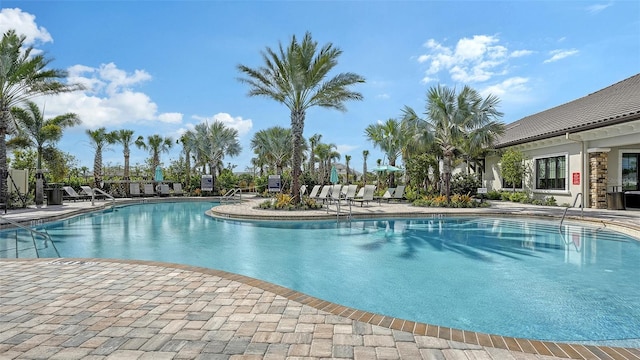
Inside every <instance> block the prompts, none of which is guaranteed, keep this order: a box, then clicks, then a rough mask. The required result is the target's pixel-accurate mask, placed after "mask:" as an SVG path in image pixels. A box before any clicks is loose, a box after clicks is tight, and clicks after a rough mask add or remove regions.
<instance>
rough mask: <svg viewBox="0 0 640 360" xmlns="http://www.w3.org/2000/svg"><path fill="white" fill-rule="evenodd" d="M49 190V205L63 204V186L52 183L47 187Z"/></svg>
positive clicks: (47, 190)
mask: <svg viewBox="0 0 640 360" xmlns="http://www.w3.org/2000/svg"><path fill="white" fill-rule="evenodd" d="M45 191H46V192H47V205H62V186H61V185H60V184H53V183H50V184H49V187H48V188H46V189H45Z"/></svg>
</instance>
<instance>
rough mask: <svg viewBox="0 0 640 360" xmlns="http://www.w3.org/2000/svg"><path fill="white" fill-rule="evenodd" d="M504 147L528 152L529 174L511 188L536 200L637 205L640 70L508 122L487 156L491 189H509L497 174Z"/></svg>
mask: <svg viewBox="0 0 640 360" xmlns="http://www.w3.org/2000/svg"><path fill="white" fill-rule="evenodd" d="M507 148H515V149H518V150H521V151H522V152H523V153H524V154H525V156H526V157H527V161H526V163H527V168H528V174H527V175H526V176H525V180H524V181H523V184H516V189H518V188H519V189H521V190H523V191H529V192H531V193H532V194H533V197H534V198H536V199H543V198H545V197H548V196H553V197H555V199H556V200H557V202H558V204H563V203H568V204H573V203H574V201H576V202H577V204H578V205H579V204H580V203H581V202H582V201H584V206H585V207H587V208H589V207H590V208H598V209H606V208H609V209H613V208H624V207H626V208H627V209H634V208H640V171H639V167H640V74H637V75H634V76H632V77H630V78H628V79H625V80H623V81H620V82H618V83H616V84H613V85H611V86H609V87H606V88H604V89H602V90H599V91H597V92H594V93H592V94H589V95H587V96H584V97H582V98H580V99H577V100H574V101H571V102H568V103H566V104H563V105H560V106H557V107H554V108H552V109H549V110H545V111H543V112H540V113H537V114H534V115H531V116H527V117H525V118H523V119H520V120H518V121H516V122H513V123H511V124H508V125H507V131H506V133H505V134H504V136H502V137H501V138H500V139H499V141H498V143H497V144H496V149H497V150H498V151H497V153H496V155H494V156H489V157H487V159H486V168H485V170H486V172H485V177H484V181H485V186H486V187H487V188H489V189H490V190H491V189H495V190H500V189H511V188H512V185H511V184H505V183H504V182H503V180H502V178H501V176H500V164H499V161H500V150H504V149H507ZM580 194H582V196H581V195H580ZM581 197H583V199H581Z"/></svg>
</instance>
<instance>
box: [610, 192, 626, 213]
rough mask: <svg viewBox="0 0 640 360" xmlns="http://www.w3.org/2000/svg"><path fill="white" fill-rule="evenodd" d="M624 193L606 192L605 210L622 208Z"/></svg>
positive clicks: (623, 207)
mask: <svg viewBox="0 0 640 360" xmlns="http://www.w3.org/2000/svg"><path fill="white" fill-rule="evenodd" d="M624 209H625V206H624V193H623V192H618V191H615V192H608V193H607V210H624Z"/></svg>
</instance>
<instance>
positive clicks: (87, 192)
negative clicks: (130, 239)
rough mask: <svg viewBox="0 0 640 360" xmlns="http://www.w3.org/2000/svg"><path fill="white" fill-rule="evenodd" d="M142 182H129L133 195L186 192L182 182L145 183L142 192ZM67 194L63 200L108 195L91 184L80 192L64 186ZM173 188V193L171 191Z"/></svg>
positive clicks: (163, 194) (181, 193) (177, 194)
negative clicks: (155, 184) (171, 185)
mask: <svg viewBox="0 0 640 360" xmlns="http://www.w3.org/2000/svg"><path fill="white" fill-rule="evenodd" d="M141 185H142V184H140V183H131V184H129V193H130V196H131V197H140V196H156V195H158V196H169V195H173V196H182V195H184V192H183V191H182V184H181V183H174V184H173V189H170V188H169V184H158V185H157V186H155V187H154V186H153V184H144V186H142V190H143V192H141V191H140V190H141ZM62 189H63V190H64V192H65V194H64V195H63V196H62V198H63V200H73V201H76V200H90V199H91V197H92V196H93V198H94V199H104V198H106V195H105V194H104V193H101V191H97V190H94V189H92V188H91V187H90V186H80V189H81V190H80V192H76V190H75V189H74V188H73V187H71V186H63V187H62ZM171 190H173V193H172V192H171Z"/></svg>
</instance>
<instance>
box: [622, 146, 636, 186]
mask: <svg viewBox="0 0 640 360" xmlns="http://www.w3.org/2000/svg"><path fill="white" fill-rule="evenodd" d="M638 163H640V154H634V153H623V154H622V190H623V191H637V190H640V171H638Z"/></svg>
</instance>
